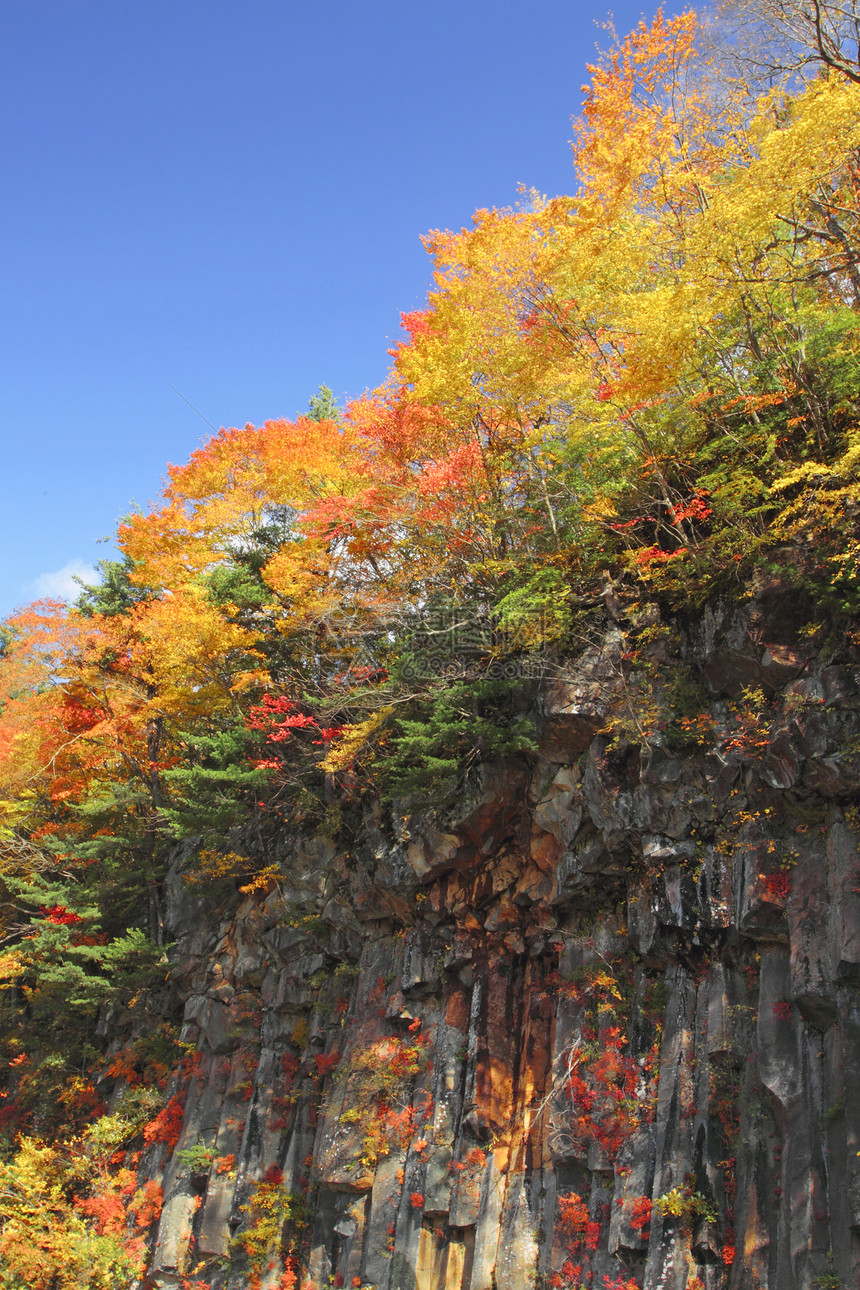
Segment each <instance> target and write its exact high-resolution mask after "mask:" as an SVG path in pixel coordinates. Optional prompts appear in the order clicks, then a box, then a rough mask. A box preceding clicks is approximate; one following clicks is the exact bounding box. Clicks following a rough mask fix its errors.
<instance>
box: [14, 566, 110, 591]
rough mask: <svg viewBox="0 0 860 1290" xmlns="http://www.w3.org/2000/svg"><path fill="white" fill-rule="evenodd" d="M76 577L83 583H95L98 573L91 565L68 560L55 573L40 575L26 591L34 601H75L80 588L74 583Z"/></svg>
mask: <svg viewBox="0 0 860 1290" xmlns="http://www.w3.org/2000/svg"><path fill="white" fill-rule="evenodd" d="M76 577H78V578H83V580H84V582H97V581H98V571H97V570H96V569H94V568H93V566H92V565H91V564H84V562H83V560H70V561H69V563H68V564H64V565H63V567H62V569H57V571H56V573H40V574H39V576H38V578H37V579H36V580H35V582H31V583H30V585H29V586H28V587H27V588H26V591H27V593H28V594H29V595H30V596H32V598H33V599H34V600H41V599H42V598H43V597H44V598H46V599H48V600H77V598H78V596H79V595H80V594H81V587H80V584H79V583H77V582H75V578H76Z"/></svg>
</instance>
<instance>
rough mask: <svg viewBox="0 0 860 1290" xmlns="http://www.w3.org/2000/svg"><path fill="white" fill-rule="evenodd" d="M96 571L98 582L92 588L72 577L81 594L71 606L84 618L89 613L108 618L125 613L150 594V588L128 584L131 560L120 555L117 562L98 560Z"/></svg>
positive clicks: (132, 563)
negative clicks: (78, 584) (120, 557)
mask: <svg viewBox="0 0 860 1290" xmlns="http://www.w3.org/2000/svg"><path fill="white" fill-rule="evenodd" d="M98 570H99V575H100V577H99V581H98V582H96V583H93V584H92V585H90V584H89V583H85V582H82V581H81V579H80V578H76V581H77V582H80V584H81V587H82V591H81V594H80V595H79V596H78V599H77V601H76V604H75V607H76V608H77V609H78V610H80V612H81V613H82V614H84V615H85V616H86V617H88V618H89V617H91V616H92V615H93V614H105V615H107V616H108V617H113V616H114V615H116V614H127V613H129V612H130V611H131V610H132V609H133V608H134V606H135V605H136V604H139V603H140V602H141V601H143V600H147V599H148V598H149V597H150V596H151V595H152V594H153V589H152V588H151V587H143V586H140V585H139V584H137V583H135V582H132V580H131V574H132V572H133V570H134V561H133V560H132V559H131V558H130V557H129V556H123V558H122V559H121V560H99V562H98Z"/></svg>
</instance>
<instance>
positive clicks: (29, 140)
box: [0, 0, 677, 615]
mask: <svg viewBox="0 0 860 1290" xmlns="http://www.w3.org/2000/svg"><path fill="white" fill-rule="evenodd" d="M671 9H672V11H677V9H676V7H675V6H672V7H671ZM606 12H607V11H606V10H604V9H603V8H602V7H600V6H597V5H594V4H592V3H589V2H585V3H576V0H530V2H529V3H528V4H526V3H524V2H523V0H520V2H519V3H516V2H513V0H436V2H435V3H433V4H432V5H430V4H418V3H414V0H413V2H412V3H410V2H409V0H405V2H404V0H401V3H399V4H395V3H391V2H390V0H386V2H383V0H365V3H362V4H358V3H349V2H348V0H295V2H294V0H278V2H276V0H242V3H239V0H205V2H204V0H137V3H135V2H134V0H50V2H48V0H26V3H17V2H16V0H5V3H0V51H1V52H0V61H2V76H0V98H2V117H3V122H4V128H3V131H2V145H0V147H1V148H2V151H0V156H2V168H3V175H4V179H5V185H4V186H5V191H6V198H5V200H4V203H3V207H2V211H0V246H2V248H3V249H2V255H3V259H4V263H3V271H2V281H3V299H2V313H0V328H2V337H0V342H2V343H1V344H0V354H2V359H0V362H2V377H0V436H2V447H3V462H4V470H3V475H2V484H0V487H2V506H0V545H2V551H3V559H2V561H0V615H3V614H6V613H8V612H10V611H11V610H12V608H13V607H14V606H15V605H17V604H20V603H22V602H25V601H27V600H30V599H33V598H34V597H35V596H37V595H39V594H61V593H62V591H63V590H64V588H67V587H68V572H69V570H71V569H78V570H80V571H84V570H86V569H87V567H91V566H92V565H93V564H94V562H95V561H97V560H98V559H100V558H104V557H105V556H109V555H110V554H111V553H112V549H111V547H110V546H109V545H106V544H100V543H99V539H101V538H105V537H108V536H109V535H110V534H111V533H112V532H113V531H114V529H115V526H116V523H117V520H118V519H119V518H120V517H121V516H122V515H123V514H124V513H125V512H126V511H127V510H128V509H129V508H130V507H131V506H132V505H133V504H135V503H136V504H138V505H140V506H143V507H145V506H146V505H147V503H148V502H149V501H150V500H152V499H154V498H155V497H156V496H157V494H158V492H159V489H160V485H161V480H162V477H163V474H164V470H165V467H166V464H167V463H168V462H170V461H173V462H178V461H184V460H185V459H186V458H187V456H188V455H189V453H190V452H192V451H193V450H194V449H195V448H196V447H197V446H199V444H200V443H201V442H202V441H203V440H204V439H205V438H206V437H207V436H208V435H209V433H210V430H209V428H208V427H207V425H206V424H205V422H204V421H203V420H202V419H201V417H203V418H205V419H206V421H208V422H210V423H211V424H212V426H213V427H215V428H216V429H217V428H218V427H219V426H221V425H237V424H238V425H243V424H245V422H248V421H251V422H254V423H259V422H260V421H264V420H266V419H268V418H272V417H280V416H288V417H289V416H293V415H294V414H295V413H296V412H298V411H301V410H304V409H305V408H306V407H307V402H308V399H309V398H310V397H311V396H312V395H313V394H314V393H315V391H316V389H317V387H318V386H319V385H320V384H323V383H325V384H327V385H330V386H331V387H332V388H333V389H334V391H335V393H336V394H337V395H338V397H339V398H341V399H343V398H344V397H347V396H353V395H356V394H360V393H361V392H362V391H363V390H364V389H366V388H372V387H373V386H374V385H377V384H378V383H379V382H380V381H381V380H382V379H383V377H384V375H385V372H386V368H387V363H388V358H387V354H386V348H387V346H388V345H390V344H391V342H392V340H394V339H395V338H396V337H397V334H398V325H399V313H400V311H401V310H411V309H415V308H417V307H420V305H421V303H422V302H423V300H424V297H425V294H426V291H427V287H428V285H429V274H430V262H429V259H428V257H427V255H426V253H425V252H424V249H423V247H422V245H421V241H420V236H421V234H422V233H424V232H426V231H427V230H428V229H432V228H440V227H443V228H460V227H462V226H463V225H464V224H468V222H469V220H470V217H471V214H472V211H473V210H475V209H476V208H478V207H488V206H505V205H510V204H512V203H514V202H515V201H516V200H517V186H518V185H520V184H522V185H525V186H526V187H534V188H537V189H539V190H540V191H541V192H543V193H546V194H550V195H551V194H554V193H560V192H570V191H572V188H573V186H574V177H573V172H572V167H571V153H570V146H569V142H568V141H569V139H570V137H571V127H570V118H571V116H573V115H576V114H577V112H578V111H579V107H580V102H581V92H580V86H581V85H582V83H583V81H584V80H585V79H586V70H585V64H586V63H587V62H589V61H591V60H593V58H594V45H595V41H596V40H601V42H602V43H604V44H605V43H606V37H605V33H602V32H601V31H600V29H599V27H598V26H596V25H595V24H596V23H599V22H602V21H603V20H604V18H605V17H606ZM613 12H614V17H615V22H616V26H617V27H618V29H619V31H620V32H622V33H623V32H626V31H627V30H628V29H629V28H630V27H632V26H633V25H635V23H636V22H637V21H638V20H639V18H640V17H641V16H642V15H643V12H644V13H645V14H646V16H650V13H651V12H653V11H647V10H646V11H643V9H642V7H641V5H639V4H630V3H626V2H624V3H615V4H614V6H613ZM171 386H173V387H174V388H173V389H172V388H171ZM175 391H179V394H177V393H176V392H175ZM180 394H181V395H182V396H183V397H180ZM184 400H188V401H189V402H190V403H191V404H193V405H194V407H195V408H196V409H197V410H198V411H199V413H200V415H199V416H198V415H197V414H196V413H195V412H194V411H193V410H192V408H191V407H189V406H188V403H187V402H185V401H184ZM64 571H65V572H64Z"/></svg>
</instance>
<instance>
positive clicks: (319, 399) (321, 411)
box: [308, 385, 340, 421]
mask: <svg viewBox="0 0 860 1290" xmlns="http://www.w3.org/2000/svg"><path fill="white" fill-rule="evenodd" d="M308 417H309V418H310V420H311V421H340V408H339V407H338V406H337V402H336V400H335V397H334V394H333V393H332V391H331V390H330V389H329V387H328V386H327V385H321V386H320V387H319V389H318V390H317V392H316V394H314V395H313V396H312V397H311V399H310V401H309V403H308Z"/></svg>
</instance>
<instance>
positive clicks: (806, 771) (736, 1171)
mask: <svg viewBox="0 0 860 1290" xmlns="http://www.w3.org/2000/svg"><path fill="white" fill-rule="evenodd" d="M801 613H802V607H799V606H796V607H795V611H794V612H790V611H789V610H788V609H787V608H786V606H785V605H784V604H782V603H781V602H780V601H779V599H778V597H776V596H775V593H774V591H773V589H772V588H765V589H764V590H763V592H762V594H761V595H760V596H759V598H758V599H757V600H753V601H750V602H748V603H747V604H746V605H745V606H744V608H743V609H741V610H737V609H729V608H721V607H719V606H716V607H713V606H712V607H710V608H709V609H708V610H707V611H706V612H705V614H704V615H703V617H702V619H701V620H700V621H697V622H695V623H693V624H691V625H689V626H687V627H686V628H685V629H684V630H681V629H679V628H678V627H677V625H672V626H670V625H663V624H660V623H659V622H658V621H656V620H655V618H654V616H653V614H652V615H651V617H650V618H649V619H648V621H647V622H645V621H644V620H640V621H639V622H638V623H636V622H632V621H631V622H624V621H618V622H613V623H612V624H610V625H609V628H608V630H607V632H606V634H605V635H604V637H603V638H602V640H601V641H600V642H599V643H598V644H597V645H593V646H592V647H591V648H590V649H589V650H587V651H586V652H585V653H584V654H583V656H582V657H581V658H580V659H579V660H575V661H574V662H573V663H572V664H570V666H569V667H568V668H567V669H566V670H565V669H559V675H558V676H557V677H556V678H555V679H554V680H553V681H552V682H551V683H548V684H547V685H546V687H545V688H544V689H543V691H542V692H541V694H540V696H539V698H538V702H537V708H538V712H539V716H540V720H541V722H542V730H543V741H542V744H541V748H540V752H539V755H538V756H537V757H536V758H535V759H533V760H532V762H531V763H530V764H526V762H525V761H522V762H516V763H510V764H500V765H494V766H486V767H482V768H481V769H480V771H479V772H478V773H477V774H476V775H475V777H474V778H473V780H472V781H471V782H470V784H469V785H468V787H467V790H466V792H465V793H464V796H463V798H462V800H461V802H460V804H459V806H458V805H456V804H455V805H453V806H451V805H449V806H448V807H447V808H446V810H445V811H441V810H437V811H436V812H429V811H427V812H419V811H415V810H409V809H408V807H407V805H403V807H402V809H401V810H399V811H397V812H395V813H394V814H393V817H392V818H391V819H390V820H389V819H386V818H385V816H384V813H383V812H381V811H380V810H378V809H377V810H375V811H370V812H368V814H367V815H366V816H365V818H364V821H363V823H362V825H361V828H360V829H359V831H358V833H357V835H356V836H354V837H353V838H352V839H351V842H350V845H349V848H348V849H347V848H346V847H341V846H340V845H339V843H338V842H337V841H336V840H335V841H320V840H313V839H311V840H309V839H300V838H297V839H293V840H292V841H286V842H285V843H284V845H283V850H282V852H281V853H280V854H279V856H278V860H279V864H280V869H281V872H282V878H281V880H278V881H274V880H273V881H271V882H270V883H269V884H268V888H261V889H258V890H253V891H250V892H249V893H248V894H247V895H246V896H245V897H244V898H243V899H242V900H241V903H240V904H239V905H238V907H235V908H233V909H232V910H227V909H226V907H225V909H224V910H222V912H221V914H220V915H219V917H218V918H214V919H213V917H212V915H211V913H210V911H209V910H208V909H207V908H206V906H205V903H203V902H200V901H199V900H197V899H195V898H194V897H192V895H191V894H190V893H189V890H188V889H187V888H185V887H184V885H183V881H182V870H183V866H184V865H185V864H186V863H187V857H186V858H185V859H183V858H181V857H180V858H178V860H177V864H176V868H175V872H174V873H173V874H172V875H171V879H170V884H169V895H170V899H169V901H168V906H169V912H168V917H169V920H170V931H171V935H172V936H173V937H174V939H175V950H174V955H175V960H176V977H175V979H176V981H177V982H178V983H179V986H180V988H181V989H182V991H183V993H184V996H185V1024H184V1029H183V1033H182V1040H183V1042H184V1043H185V1044H186V1046H187V1048H186V1051H187V1053H188V1055H189V1056H188V1059H187V1061H186V1067H185V1069H184V1071H177V1072H176V1074H175V1077H174V1082H173V1085H172V1086H171V1090H170V1091H171V1092H172V1093H175V1094H179V1093H184V1097H185V1101H184V1112H183V1121H182V1131H181V1135H180V1137H179V1140H178V1142H177V1143H176V1144H175V1146H174V1147H173V1148H172V1149H169V1148H167V1147H165V1146H163V1145H162V1146H156V1147H153V1148H151V1149H150V1151H149V1152H148V1153H147V1155H146V1156H145V1157H144V1160H143V1162H142V1168H143V1170H144V1172H145V1173H146V1174H147V1176H151V1177H153V1178H156V1177H157V1178H159V1179H160V1180H161V1181H162V1185H163V1188H164V1198H165V1199H164V1209H163V1211H162V1215H161V1219H160V1223H159V1225H158V1229H157V1232H155V1233H154V1234H153V1244H152V1259H151V1272H150V1281H149V1283H148V1284H150V1285H151V1286H153V1287H165V1288H166V1287H169V1286H177V1287H178V1286H188V1285H191V1286H199V1287H211V1288H212V1290H240V1288H244V1287H246V1286H259V1287H261V1288H262V1290H275V1288H276V1287H280V1288H285V1287H288V1286H294V1285H295V1286H304V1287H310V1286H313V1287H315V1290H322V1287H324V1286H330V1285H335V1286H338V1285H340V1286H361V1287H374V1290H526V1287H532V1286H535V1285H541V1286H546V1287H559V1288H565V1287H566V1288H568V1290H579V1288H580V1287H581V1286H590V1287H596V1288H597V1290H604V1288H606V1290H610V1288H611V1290H620V1288H624V1290H627V1287H631V1290H632V1287H633V1286H641V1287H644V1290H658V1288H659V1290H664V1288H670V1287H671V1288H672V1290H682V1288H683V1287H687V1288H688V1290H701V1288H702V1287H705V1288H706V1290H717V1288H718V1287H719V1288H720V1290H748V1288H749V1287H753V1286H755V1287H758V1288H760V1290H808V1288H809V1287H813V1286H821V1287H828V1286H832V1287H836V1286H837V1285H842V1286H844V1287H853V1286H856V1285H857V1278H858V1273H860V1155H858V1153H860V1141H858V1135H860V1080H858V1078H857V1075H858V1072H860V996H858V984H860V857H858V828H860V818H858V812H857V808H856V806H855V802H854V795H855V794H856V792H857V789H858V786H860V755H858V751H857V750H858V745H860V740H858V736H860V671H855V669H854V667H853V666H852V665H851V662H850V659H849V660H848V661H845V660H841V661H837V662H835V663H834V662H828V661H822V660H820V659H816V657H815V655H814V653H813V651H812V650H811V648H809V646H808V644H807V643H805V642H806V637H805V636H804V635H803V633H801V632H800V630H799V629H800V627H801V626H802V621H801V617H800V616H801ZM697 686H698V692H697V694H696V693H694V692H695V688H696V687H697ZM691 695H692V697H691ZM195 1148H197V1151H196V1152H195V1150H194V1149H195ZM201 1149H202V1150H201ZM263 1201H265V1205H264V1204H263Z"/></svg>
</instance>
